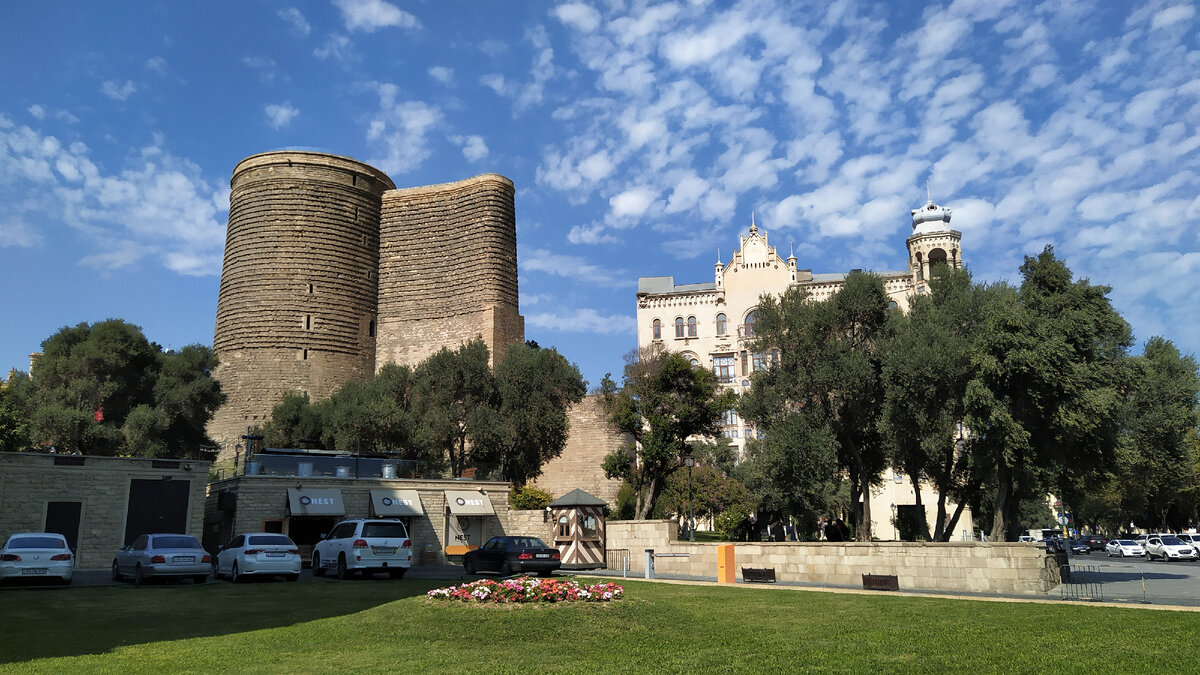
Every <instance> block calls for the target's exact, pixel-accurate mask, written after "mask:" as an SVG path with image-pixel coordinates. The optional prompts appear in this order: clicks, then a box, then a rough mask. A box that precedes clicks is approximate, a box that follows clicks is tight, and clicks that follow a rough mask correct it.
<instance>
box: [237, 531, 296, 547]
mask: <svg viewBox="0 0 1200 675" xmlns="http://www.w3.org/2000/svg"><path fill="white" fill-rule="evenodd" d="M248 543H249V544H251V545H253V546H294V545H295V544H293V543H292V540H291V539H288V538H287V537H286V536H284V535H282V534H260V535H258V536H257V537H250V541H249V542H248Z"/></svg>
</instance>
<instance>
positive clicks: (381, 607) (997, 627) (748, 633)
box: [0, 580, 1200, 673]
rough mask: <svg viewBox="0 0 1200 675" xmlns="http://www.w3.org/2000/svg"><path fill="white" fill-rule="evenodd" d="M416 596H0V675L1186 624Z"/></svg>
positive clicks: (1027, 664) (1187, 624)
mask: <svg viewBox="0 0 1200 675" xmlns="http://www.w3.org/2000/svg"><path fill="white" fill-rule="evenodd" d="M440 585H442V584H439V583H437V582H432V581H422V580H405V581H384V580H379V581H349V582H336V581H325V580H321V581H315V582H312V583H299V584H295V583H291V584H287V583H274V584H272V583H256V584H247V585H236V586H235V585H233V584H228V583H222V584H206V585H202V586H191V585H180V586H161V587H143V588H134V587H132V586H128V587H97V588H79V589H69V590H36V589H8V590H4V591H2V592H0V620H2V621H3V623H2V624H0V671H10V672H21V673H29V672H72V673H74V672H93V671H106V672H114V671H121V672H129V671H139V672H141V671H153V672H186V671H199V672H216V671H233V672H246V671H263V672H301V671H307V672H322V671H332V670H335V669H336V670H343V671H345V670H349V671H355V672H359V671H362V672H488V671H490V672H524V673H535V672H547V671H572V672H713V671H720V672H768V671H769V672H781V671H783V672H794V671H801V670H822V671H851V672H865V671H871V672H876V673H878V672H896V671H921V672H963V671H967V672H970V671H985V672H994V671H1025V672H1044V671H1051V670H1053V671H1061V672H1084V671H1092V670H1103V671H1105V672H1124V671H1133V670H1144V669H1145V668H1146V667H1147V665H1148V664H1158V666H1159V667H1160V668H1161V667H1162V666H1163V665H1165V664H1168V663H1171V662H1172V661H1174V662H1175V664H1176V666H1177V667H1174V668H1171V670H1177V671H1192V670H1193V666H1192V664H1191V661H1189V660H1187V659H1186V658H1185V659H1184V660H1183V661H1180V660H1179V658H1180V657H1181V655H1184V654H1187V653H1189V650H1190V649H1191V647H1192V646H1193V644H1194V642H1195V640H1196V638H1197V637H1198V636H1200V614H1196V613H1191V612H1170V611H1147V610H1139V609H1135V608H1128V609H1126V608H1109V607H1087V606H1073V605H1055V604H1033V603H998V602H982V601H976V600H943V599H931V598H914V597H896V596H885V595H849V594H836V593H820V592H808V591H794V590H784V589H774V588H745V587H736V588H730V587H716V586H684V585H670V584H656V583H650V582H636V581H630V582H627V583H625V584H624V585H625V588H626V597H625V599H623V600H620V601H618V602H614V603H609V604H570V605H521V606H505V605H494V606H472V605H463V604H457V603H456V604H451V603H446V602H437V603H431V602H429V601H427V600H426V598H425V591H427V590H429V589H430V588H435V587H438V586H440Z"/></svg>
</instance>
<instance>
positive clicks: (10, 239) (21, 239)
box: [0, 217, 42, 248]
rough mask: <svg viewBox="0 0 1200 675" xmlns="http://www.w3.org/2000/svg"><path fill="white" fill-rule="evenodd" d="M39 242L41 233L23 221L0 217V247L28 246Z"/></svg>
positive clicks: (40, 241)
mask: <svg viewBox="0 0 1200 675" xmlns="http://www.w3.org/2000/svg"><path fill="white" fill-rule="evenodd" d="M41 243H42V235H41V234H40V233H39V232H38V231H37V230H35V229H33V227H31V226H30V225H29V224H28V223H26V222H25V221H23V220H18V219H15V218H9V217H5V218H3V219H0V248H3V247H8V246H16V247H20V248H30V247H33V246H37V245H38V244H41Z"/></svg>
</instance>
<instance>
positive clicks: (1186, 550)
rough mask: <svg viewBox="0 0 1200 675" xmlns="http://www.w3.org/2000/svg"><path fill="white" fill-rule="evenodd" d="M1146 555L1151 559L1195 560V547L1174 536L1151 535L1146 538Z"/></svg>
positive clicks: (1167, 560)
mask: <svg viewBox="0 0 1200 675" xmlns="http://www.w3.org/2000/svg"><path fill="white" fill-rule="evenodd" d="M1146 556H1147V557H1148V558H1150V559H1151V560H1154V559H1155V558H1162V559H1163V560H1164V561H1166V562H1170V561H1172V560H1195V559H1196V549H1194V548H1192V546H1191V544H1186V543H1184V542H1183V540H1181V539H1180V538H1179V537H1175V536H1168V535H1163V536H1158V535H1155V536H1151V537H1150V538H1148V539H1146Z"/></svg>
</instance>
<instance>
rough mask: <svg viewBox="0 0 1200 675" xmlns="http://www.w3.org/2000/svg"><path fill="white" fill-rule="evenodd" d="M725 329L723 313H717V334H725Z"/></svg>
mask: <svg viewBox="0 0 1200 675" xmlns="http://www.w3.org/2000/svg"><path fill="white" fill-rule="evenodd" d="M725 330H726V328H725V315H724V314H718V315H717V335H724V334H725Z"/></svg>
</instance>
